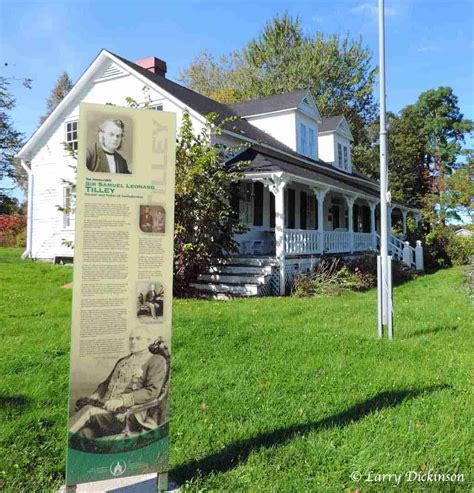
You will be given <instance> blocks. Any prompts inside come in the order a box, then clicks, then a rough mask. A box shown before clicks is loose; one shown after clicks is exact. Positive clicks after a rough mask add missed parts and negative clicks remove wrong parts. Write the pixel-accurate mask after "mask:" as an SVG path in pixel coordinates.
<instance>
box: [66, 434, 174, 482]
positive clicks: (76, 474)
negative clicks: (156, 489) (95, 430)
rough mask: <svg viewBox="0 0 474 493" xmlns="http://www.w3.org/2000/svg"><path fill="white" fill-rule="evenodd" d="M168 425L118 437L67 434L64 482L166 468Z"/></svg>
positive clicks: (97, 479) (124, 475)
mask: <svg viewBox="0 0 474 493" xmlns="http://www.w3.org/2000/svg"><path fill="white" fill-rule="evenodd" d="M167 432H168V427H167V426H165V427H163V428H159V429H157V430H153V431H150V432H148V433H143V434H141V435H139V436H138V437H130V438H121V439H113V438H111V439H97V440H87V439H81V438H79V437H78V436H77V435H74V434H71V433H70V434H69V447H68V457H67V471H66V485H75V484H80V483H86V482H92V481H101V480H104V479H114V478H119V477H120V478H122V477H127V476H135V475H140V474H148V473H153V472H158V473H165V472H166V471H167V470H168V433H167Z"/></svg>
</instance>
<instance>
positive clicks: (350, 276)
mask: <svg viewBox="0 0 474 493" xmlns="http://www.w3.org/2000/svg"><path fill="white" fill-rule="evenodd" d="M355 289H357V277H356V275H355V274H354V273H352V272H350V271H349V269H348V268H347V267H346V266H343V264H342V261H341V259H339V258H332V259H329V258H322V259H321V261H320V262H319V264H318V265H317V267H316V269H315V270H314V271H313V272H310V273H307V274H302V275H300V276H299V277H297V278H296V280H295V282H294V285H293V293H292V294H293V295H294V296H298V297H304V296H324V295H325V296H336V295H339V294H341V293H343V292H345V291H352V290H355Z"/></svg>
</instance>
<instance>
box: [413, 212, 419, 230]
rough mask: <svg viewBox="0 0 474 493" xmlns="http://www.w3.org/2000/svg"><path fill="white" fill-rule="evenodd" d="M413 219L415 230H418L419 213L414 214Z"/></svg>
mask: <svg viewBox="0 0 474 493" xmlns="http://www.w3.org/2000/svg"><path fill="white" fill-rule="evenodd" d="M414 217H415V228H418V226H419V224H420V213H419V212H416V213H415V215H414Z"/></svg>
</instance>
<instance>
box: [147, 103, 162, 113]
mask: <svg viewBox="0 0 474 493" xmlns="http://www.w3.org/2000/svg"><path fill="white" fill-rule="evenodd" d="M148 109H150V110H155V111H163V103H158V104H152V105H151V106H148Z"/></svg>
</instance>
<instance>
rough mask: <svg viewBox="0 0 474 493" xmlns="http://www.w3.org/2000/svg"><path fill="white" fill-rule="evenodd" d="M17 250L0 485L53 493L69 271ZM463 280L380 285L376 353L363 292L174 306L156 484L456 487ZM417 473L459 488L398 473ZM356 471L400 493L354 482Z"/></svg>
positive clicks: (463, 438)
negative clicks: (163, 472)
mask: <svg viewBox="0 0 474 493" xmlns="http://www.w3.org/2000/svg"><path fill="white" fill-rule="evenodd" d="M19 254H20V251H19V250H8V249H0V286H1V296H0V333H1V337H2V351H1V360H0V375H1V385H0V402H1V416H0V420H1V425H0V426H1V434H0V437H1V438H0V440H1V442H0V447H1V457H0V470H1V474H2V477H3V479H2V484H1V485H0V489H2V487H3V489H4V490H5V491H13V492H17V491H25V492H28V493H30V492H36V491H38V492H39V491H54V490H55V489H56V488H58V487H59V486H60V485H61V484H62V482H63V478H64V470H65V447H66V410H67V399H68V365H69V354H68V351H69V330H70V302H71V290H70V289H62V288H61V286H63V285H64V284H66V283H67V282H70V281H71V278H72V269H70V268H68V267H62V266H52V265H44V264H41V263H35V262H25V261H20V260H19ZM463 279H464V277H463V273H462V269H461V268H452V269H448V270H443V271H439V272H437V273H436V274H432V275H428V276H424V277H420V278H418V279H416V280H415V281H412V282H410V283H407V284H404V285H402V286H400V287H398V288H396V289H395V292H394V300H395V323H394V325H395V337H396V339H395V340H393V341H390V342H389V341H387V340H383V341H381V340H377V337H376V330H377V329H376V318H375V317H376V293H375V291H374V290H371V291H368V292H365V293H348V294H345V295H343V296H340V297H335V298H315V299H292V298H260V299H246V300H236V301H232V302H214V301H195V300H185V301H183V300H178V301H176V302H175V303H174V329H173V363H172V420H171V468H172V471H171V476H172V477H173V478H174V479H177V480H178V481H179V482H180V483H181V484H184V485H185V486H184V489H189V490H191V491H210V490H212V491H298V492H299V491H315V492H326V491H327V492H335V491H348V492H349V491H356V490H358V488H360V491H362V492H365V491H391V490H392V489H393V488H395V489H397V490H399V491H411V490H423V491H469V490H470V489H471V488H472V476H471V470H472V465H473V464H472V455H471V453H472V448H471V445H472V444H471V443H470V435H471V433H472V428H470V419H471V416H472V409H473V408H474V406H473V403H472V386H471V385H472V382H471V377H472V369H473V358H472V355H473V354H474V352H473V347H472V346H473V344H472V329H473V316H472V315H473V314H472V305H471V304H470V301H469V298H468V297H467V294H466V288H465V286H464V285H463ZM429 470H432V471H433V472H436V473H439V474H442V473H445V474H453V473H458V474H463V475H464V481H458V482H451V481H445V482H439V481H438V482H421V483H420V482H407V481H406V480H405V478H404V477H403V475H404V474H405V473H407V472H409V471H417V472H427V471H429ZM356 471H357V472H359V473H360V479H357V478H356V479H354V478H352V477H351V473H355V472H356ZM371 472H372V474H373V475H375V474H376V473H385V474H389V473H393V474H395V473H398V474H402V479H401V483H400V485H399V486H398V487H397V486H396V484H395V479H392V480H390V479H389V478H386V479H385V481H383V482H378V483H377V482H369V481H367V479H369V477H368V475H369V473H371ZM356 475H357V474H356V473H355V476H356ZM373 479H376V477H373Z"/></svg>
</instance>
